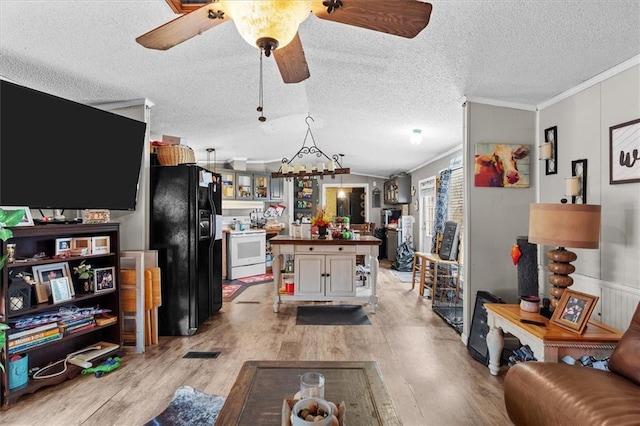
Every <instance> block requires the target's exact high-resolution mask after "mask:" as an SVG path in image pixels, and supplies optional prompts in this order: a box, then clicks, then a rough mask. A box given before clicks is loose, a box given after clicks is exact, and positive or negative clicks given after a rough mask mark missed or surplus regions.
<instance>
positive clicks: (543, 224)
mask: <svg viewBox="0 0 640 426" xmlns="http://www.w3.org/2000/svg"><path fill="white" fill-rule="evenodd" d="M600 211H601V206H598V205H592V204H543V203H532V204H531V207H530V209H529V242H530V243H534V244H544V245H548V246H558V247H573V248H588V249H595V248H598V246H599V243H600Z"/></svg>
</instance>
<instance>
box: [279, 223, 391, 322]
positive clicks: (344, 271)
mask: <svg viewBox="0 0 640 426" xmlns="http://www.w3.org/2000/svg"><path fill="white" fill-rule="evenodd" d="M269 242H270V243H271V247H272V251H273V256H274V257H273V283H274V296H273V311H274V312H278V309H279V305H280V303H281V302H283V301H348V302H353V301H357V302H365V303H368V304H369V307H370V310H371V313H375V311H376V305H377V303H378V298H377V296H376V281H377V277H378V257H377V256H378V252H379V248H378V246H379V245H380V244H381V243H382V241H381V240H380V239H378V238H376V237H372V236H363V237H361V238H360V239H358V240H333V239H331V238H327V239H324V240H321V239H318V238H311V239H309V238H293V237H290V236H287V235H278V236H276V237H274V238H272V239H271V240H269ZM358 255H362V256H364V259H365V264H366V265H367V270H368V273H367V274H366V275H367V276H366V282H367V285H365V286H357V285H356V275H357V272H356V256H358ZM283 256H287V257H291V258H293V259H294V273H293V279H294V291H293V294H287V293H284V292H283V290H282V289H283V288H284V283H283V278H284V276H286V277H290V276H291V274H283V273H282V272H281V270H282V265H283Z"/></svg>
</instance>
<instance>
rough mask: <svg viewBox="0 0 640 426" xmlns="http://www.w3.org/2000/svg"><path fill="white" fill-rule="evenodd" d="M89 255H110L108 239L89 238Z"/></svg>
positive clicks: (105, 237)
mask: <svg viewBox="0 0 640 426" xmlns="http://www.w3.org/2000/svg"><path fill="white" fill-rule="evenodd" d="M91 253H92V254H107V253H111V249H110V243H109V237H107V236H104V237H92V238H91Z"/></svg>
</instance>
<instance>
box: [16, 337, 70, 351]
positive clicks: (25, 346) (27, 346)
mask: <svg viewBox="0 0 640 426" xmlns="http://www.w3.org/2000/svg"><path fill="white" fill-rule="evenodd" d="M61 338H62V334H60V333H57V334H54V335H51V336H47V337H42V338H40V339H38V340H33V341H31V342H27V343H23V344H21V345H18V346H14V347H12V348H9V355H11V354H14V353H16V352H22V351H26V350H27V349H31V348H34V347H36V346H40V345H44V344H45V343H49V342H52V341H54V340H59V339H61Z"/></svg>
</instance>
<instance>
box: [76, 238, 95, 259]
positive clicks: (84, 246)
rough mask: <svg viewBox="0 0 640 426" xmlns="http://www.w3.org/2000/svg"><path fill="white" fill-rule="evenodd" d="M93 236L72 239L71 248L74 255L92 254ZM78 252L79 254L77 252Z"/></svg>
mask: <svg viewBox="0 0 640 426" xmlns="http://www.w3.org/2000/svg"><path fill="white" fill-rule="evenodd" d="M92 244H93V243H92V240H91V237H79V238H73V239H72V240H71V250H72V253H71V254H74V255H80V256H85V255H87V254H91V246H92ZM76 253H78V254H76Z"/></svg>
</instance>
